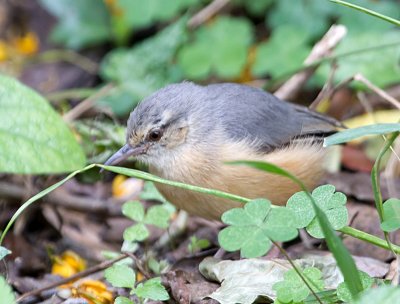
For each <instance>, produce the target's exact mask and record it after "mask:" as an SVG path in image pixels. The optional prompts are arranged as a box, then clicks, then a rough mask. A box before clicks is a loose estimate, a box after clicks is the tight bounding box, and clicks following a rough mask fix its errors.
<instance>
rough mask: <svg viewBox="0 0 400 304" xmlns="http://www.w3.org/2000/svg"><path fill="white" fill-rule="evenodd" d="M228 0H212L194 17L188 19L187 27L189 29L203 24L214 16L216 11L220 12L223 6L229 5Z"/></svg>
mask: <svg viewBox="0 0 400 304" xmlns="http://www.w3.org/2000/svg"><path fill="white" fill-rule="evenodd" d="M229 1H230V0H214V1H213V2H211V3H210V4H209V5H207V6H206V7H205V8H203V9H202V10H201V11H199V12H198V13H197V14H196V15H194V16H193V17H192V18H190V19H189V21H188V23H187V25H188V27H189V28H192V29H193V28H196V27H198V26H199V25H201V24H203V23H204V22H206V21H207V20H209V19H210V18H211V17H212V16H214V15H215V14H216V13H217V12H218V11H220V10H221V9H222V8H223V7H224V6H225V5H227V4H228V3H229Z"/></svg>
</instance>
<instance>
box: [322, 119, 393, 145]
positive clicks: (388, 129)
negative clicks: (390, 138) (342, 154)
mask: <svg viewBox="0 0 400 304" xmlns="http://www.w3.org/2000/svg"><path fill="white" fill-rule="evenodd" d="M398 131H400V123H382V124H373V125H368V126H364V127H359V128H354V129H347V130H343V131H341V132H338V133H335V134H333V135H331V136H328V137H326V138H325V139H324V146H325V147H329V146H332V145H337V144H342V143H345V142H348V141H351V140H353V139H356V138H359V137H362V136H366V135H382V134H387V133H393V132H398Z"/></svg>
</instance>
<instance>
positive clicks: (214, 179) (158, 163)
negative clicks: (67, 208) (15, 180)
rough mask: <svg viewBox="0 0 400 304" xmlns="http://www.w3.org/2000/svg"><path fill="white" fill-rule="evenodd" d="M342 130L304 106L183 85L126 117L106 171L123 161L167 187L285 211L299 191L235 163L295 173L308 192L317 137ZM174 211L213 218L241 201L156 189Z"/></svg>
mask: <svg viewBox="0 0 400 304" xmlns="http://www.w3.org/2000/svg"><path fill="white" fill-rule="evenodd" d="M339 127H341V124H340V123H339V122H338V121H337V120H336V119H334V118H331V117H328V116H326V115H323V114H320V113H317V112H315V111H313V110H310V109H308V108H307V107H304V106H300V105H296V104H293V103H289V102H287V101H284V100H281V99H279V98H277V97H275V96H274V95H272V94H270V93H268V92H266V91H264V90H262V89H258V88H254V87H250V86H247V85H244V84H235V83H217V84H209V85H205V86H203V85H198V84H195V83H193V82H189V81H184V82H181V83H175V84H170V85H167V86H165V87H164V88H161V89H159V90H158V91H156V92H155V93H153V94H151V95H150V96H148V97H146V98H144V99H143V100H142V101H141V102H140V103H139V104H138V105H137V106H136V108H134V110H133V111H132V112H131V113H130V116H129V119H128V122H127V132H126V144H125V145H124V146H123V147H122V148H121V149H120V150H119V151H118V152H116V153H115V154H114V155H112V156H111V157H110V158H109V159H108V160H107V161H106V162H105V165H115V164H118V163H120V162H121V161H123V160H125V159H127V158H128V157H130V156H133V157H135V159H136V160H137V161H139V162H141V163H144V164H146V165H147V166H148V169H149V172H150V173H152V174H154V175H157V176H159V177H162V178H164V179H169V180H173V181H178V182H182V183H187V184H191V185H196V186H201V187H206V188H211V189H216V190H220V191H224V192H228V193H232V194H236V195H240V196H242V197H246V198H249V199H256V198H266V199H268V200H270V201H271V202H272V203H273V204H275V205H285V204H286V202H287V200H288V199H289V198H290V196H291V195H293V194H294V193H295V192H297V191H300V189H299V186H298V185H297V184H295V183H294V182H293V181H291V180H289V179H287V178H285V177H282V176H277V175H273V174H270V173H267V172H263V171H261V170H257V169H255V168H251V167H247V166H243V165H239V166H238V165H232V164H229V162H232V161H236V160H253V161H265V162H269V163H273V164H275V165H277V166H280V167H281V168H283V169H286V170H287V171H289V172H291V173H292V174H294V175H295V176H296V177H297V178H299V179H301V180H302V182H303V183H304V184H305V185H306V186H307V187H308V188H309V189H311V188H313V187H314V186H316V185H317V184H318V183H319V182H320V179H321V177H322V176H323V173H324V161H325V159H326V154H327V150H326V148H324V147H323V145H322V142H323V138H324V137H326V136H327V135H330V134H333V133H335V132H336V131H337V130H338V128H339ZM155 185H156V188H157V189H158V190H159V192H160V193H161V194H162V195H163V196H164V197H165V198H166V199H167V200H168V201H170V202H171V203H172V204H174V205H175V206H176V207H177V208H179V209H183V210H185V211H187V212H188V213H189V214H192V215H197V216H200V217H203V218H206V219H210V220H219V219H220V218H221V215H222V214H223V213H224V212H225V211H227V210H229V209H232V208H238V207H243V203H241V202H237V201H232V200H228V199H225V198H219V197H215V196H212V195H210V194H202V193H197V192H193V191H189V190H185V189H180V188H174V187H172V186H169V185H164V184H160V183H156V184H155Z"/></svg>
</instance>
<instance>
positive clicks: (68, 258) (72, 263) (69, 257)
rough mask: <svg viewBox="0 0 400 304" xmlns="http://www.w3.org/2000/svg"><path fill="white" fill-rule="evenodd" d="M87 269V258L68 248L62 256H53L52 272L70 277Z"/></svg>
mask: <svg viewBox="0 0 400 304" xmlns="http://www.w3.org/2000/svg"><path fill="white" fill-rule="evenodd" d="M85 269H86V262H85V260H84V259H82V258H81V257H80V256H79V255H78V254H76V253H75V252H73V251H71V250H67V251H65V252H64V253H63V254H62V255H61V256H55V257H54V258H53V267H52V269H51V273H52V274H55V275H59V276H61V277H63V278H68V277H70V276H72V275H74V274H76V273H78V272H80V271H82V270H85Z"/></svg>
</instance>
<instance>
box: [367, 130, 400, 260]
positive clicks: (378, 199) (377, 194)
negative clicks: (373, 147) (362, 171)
mask: <svg viewBox="0 0 400 304" xmlns="http://www.w3.org/2000/svg"><path fill="white" fill-rule="evenodd" d="M399 134H400V132H394V133H393V134H392V135H391V136H390V137H389V139H388V140H387V141H386V143H385V145H384V146H383V148H382V150H381V151H380V152H379V154H378V157H377V158H376V161H375V164H374V166H373V168H372V170H371V183H372V190H373V192H374V199H375V206H376V210H377V211H378V214H379V219H380V222H381V223H382V222H383V220H384V214H383V199H382V192H381V188H380V182H379V172H380V167H381V160H382V157H383V156H384V155H385V154H386V152H387V151H388V150H389V149H390V148H391V146H392V144H393V142H394V141H395V140H396V138H397V136H399ZM383 233H384V235H385V240H386V242H387V245H388V247H389V249H390V250H391V251H392V252H393V254H394V255H396V252H395V251H394V249H393V245H392V243H391V241H390V237H389V233H387V232H386V231H384V232H383Z"/></svg>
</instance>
